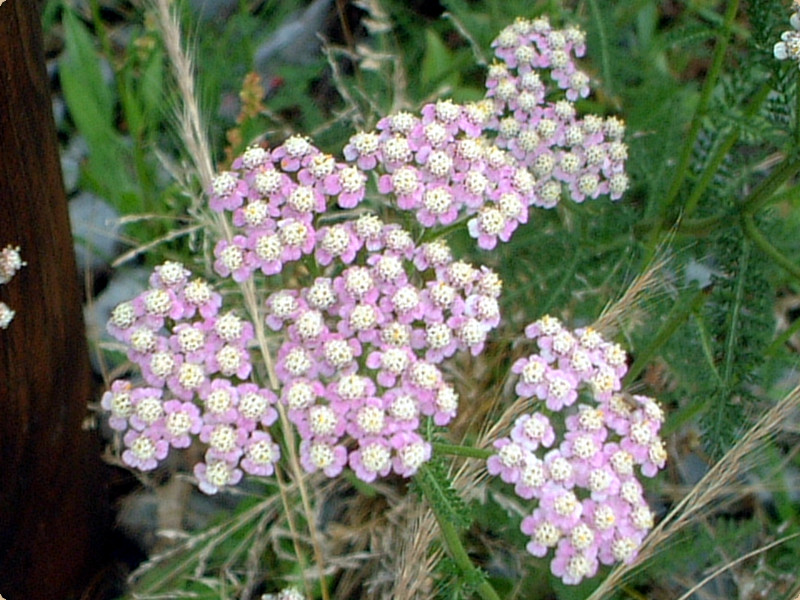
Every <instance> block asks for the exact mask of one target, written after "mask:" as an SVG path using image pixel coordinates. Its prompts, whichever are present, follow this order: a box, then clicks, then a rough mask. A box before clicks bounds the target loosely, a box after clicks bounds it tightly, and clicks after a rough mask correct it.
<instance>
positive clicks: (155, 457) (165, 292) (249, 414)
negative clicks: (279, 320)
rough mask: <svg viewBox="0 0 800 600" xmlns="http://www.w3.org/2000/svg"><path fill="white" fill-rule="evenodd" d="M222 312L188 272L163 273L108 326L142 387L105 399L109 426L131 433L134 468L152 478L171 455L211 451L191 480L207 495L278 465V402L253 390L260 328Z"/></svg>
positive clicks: (124, 384)
mask: <svg viewBox="0 0 800 600" xmlns="http://www.w3.org/2000/svg"><path fill="white" fill-rule="evenodd" d="M221 307H222V298H221V296H220V294H219V293H217V292H216V291H214V290H213V288H212V287H211V285H210V284H209V283H208V282H206V281H205V280H203V279H200V278H191V273H190V272H189V271H188V270H187V269H186V268H185V267H184V266H183V265H182V264H180V263H177V262H166V263H164V264H162V265H161V266H159V267H156V269H155V271H154V273H153V275H152V276H151V278H150V287H149V289H147V290H146V291H144V292H142V293H141V294H139V295H138V296H137V297H135V298H134V299H133V300H130V301H126V302H122V303H121V304H119V305H117V306H116V307H115V308H114V310H113V311H112V314H111V319H110V321H109V323H108V330H109V332H110V333H111V335H112V336H114V337H115V338H116V339H117V340H119V341H120V342H122V343H123V344H124V345H125V346H126V348H127V354H128V358H129V359H130V360H131V361H132V362H134V363H135V364H136V365H137V366H138V368H139V370H140V371H141V374H142V376H143V378H144V384H143V385H136V386H134V385H133V384H132V383H131V382H130V381H128V380H124V379H121V380H117V381H115V382H113V383H112V385H111V389H110V390H109V391H108V392H106V393H105V394H104V395H103V398H102V400H101V406H102V408H103V409H105V410H106V411H107V412H108V413H109V423H110V426H111V427H112V428H113V429H115V430H117V431H119V432H121V433H124V437H123V442H124V446H125V450H124V451H123V453H122V460H123V462H125V464H127V465H128V466H130V467H134V468H137V469H140V470H143V471H146V470H151V469H154V468H155V467H156V466H157V465H158V464H159V462H161V461H163V460H164V459H165V458H166V456H167V454H168V452H169V450H170V448H187V447H188V446H189V445H190V444H191V443H192V440H193V439H194V438H199V440H200V441H201V442H203V443H205V444H206V445H207V450H206V452H205V459H204V461H203V462H200V463H198V464H196V465H195V467H194V473H195V476H196V477H197V479H198V481H199V486H200V489H201V490H203V491H204V492H206V493H209V494H213V493H216V492H217V491H218V490H220V489H222V488H224V487H226V486H230V485H235V484H236V483H238V482H239V480H240V479H241V478H242V472H243V471H244V472H246V473H249V474H252V475H262V476H266V475H271V474H272V473H273V471H274V463H275V462H276V461H277V460H278V458H279V456H280V450H279V447H278V445H277V444H276V443H274V442H273V440H272V437H271V436H270V434H269V432H268V427H269V426H270V425H272V423H274V422H275V420H276V419H277V416H278V415H277V411H276V410H275V407H274V405H275V403H276V401H277V397H276V395H275V394H274V393H273V392H271V391H270V390H266V389H262V388H260V387H259V386H257V385H255V384H253V383H251V382H249V375H250V371H251V363H250V354H249V351H248V344H249V342H250V340H251V339H252V338H253V326H252V324H251V323H249V322H247V321H245V320H244V319H242V318H240V317H239V316H237V315H236V313H235V312H226V313H222V312H220V309H221Z"/></svg>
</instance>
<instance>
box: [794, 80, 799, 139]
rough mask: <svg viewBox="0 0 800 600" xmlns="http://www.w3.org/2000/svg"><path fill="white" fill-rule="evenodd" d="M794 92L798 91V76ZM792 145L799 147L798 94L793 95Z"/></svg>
mask: <svg viewBox="0 0 800 600" xmlns="http://www.w3.org/2000/svg"><path fill="white" fill-rule="evenodd" d="M795 89H796V90H800V75H798V77H797V83H796V88H795ZM794 98H795V100H794V101H795V105H794V144H795V146H800V94H799V93H797V91H795V93H794Z"/></svg>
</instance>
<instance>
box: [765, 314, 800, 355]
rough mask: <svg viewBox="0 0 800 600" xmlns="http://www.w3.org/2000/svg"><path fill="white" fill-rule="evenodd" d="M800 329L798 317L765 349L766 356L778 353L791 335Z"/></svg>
mask: <svg viewBox="0 0 800 600" xmlns="http://www.w3.org/2000/svg"><path fill="white" fill-rule="evenodd" d="M798 331H800V319H796V320H795V321H794V322H793V323H792V324H791V325H790V326H789V327H788V329H786V331H784V332H783V333H781V334H780V335H779V336H778V337H776V338H775V339H774V340H773V341H772V343H771V344H770V345H769V346H767V349H766V350H764V354H765V355H766V356H775V355H776V354H777V353H778V350H780V349H781V348H782V347H783V345H784V344H785V343H786V342H788V341H789V340H790V339H791V337H792V336H793V335H794V334H795V333H797V332H798Z"/></svg>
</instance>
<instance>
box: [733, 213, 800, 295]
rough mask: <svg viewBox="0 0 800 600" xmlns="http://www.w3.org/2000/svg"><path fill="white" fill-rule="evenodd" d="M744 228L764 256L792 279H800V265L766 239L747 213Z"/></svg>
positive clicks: (743, 223)
mask: <svg viewBox="0 0 800 600" xmlns="http://www.w3.org/2000/svg"><path fill="white" fill-rule="evenodd" d="M742 227H743V229H744V233H745V235H747V237H748V238H750V240H752V242H753V243H754V244H755V245H756V246H758V247H759V249H760V250H761V251H762V252H763V253H764V254H766V255H767V256H769V257H770V258H771V259H772V260H773V261H775V263H777V264H778V265H779V266H780V267H782V268H783V269H784V270H785V271H786V272H787V273H789V274H790V275H791V276H792V277H794V278H796V279H800V265H798V264H797V263H796V262H794V261H792V260H791V259H789V258H788V257H787V256H786V255H784V254H783V253H782V252H781V251H780V250H778V249H777V248H776V247H775V246H773V245H772V244H770V242H769V240H768V239H767V238H766V237H764V234H763V233H761V231H759V229H758V227H756V223H755V221H754V220H753V215H752V214H749V213H745V214H743V215H742Z"/></svg>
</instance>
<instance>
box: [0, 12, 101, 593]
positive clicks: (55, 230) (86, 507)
mask: <svg viewBox="0 0 800 600" xmlns="http://www.w3.org/2000/svg"><path fill="white" fill-rule="evenodd" d="M9 244H10V245H12V246H19V247H20V248H21V254H22V258H23V259H24V260H25V261H27V266H26V267H24V268H23V269H22V270H21V271H20V272H19V273H17V275H16V276H15V277H14V278H13V279H12V280H11V281H10V282H9V283H8V284H6V285H3V286H0V300H2V301H4V302H6V303H7V304H8V305H9V306H10V307H11V308H12V309H13V310H15V311H16V317H15V318H14V320H13V321H12V322H11V324H10V326H9V327H8V329H6V330H0V473H1V474H2V478H1V479H0V594H3V595H4V596H5V597H6V598H8V599H9V600H15V599H17V598H19V599H22V598H24V599H25V600H43V599H53V600H56V599H57V600H63V599H65V598H72V597H75V598H77V597H84V598H91V597H92V596H91V595H86V594H85V590H86V586H87V582H88V581H89V580H90V578H91V577H92V576H93V574H94V573H95V572H96V571H97V570H98V568H99V567H100V565H101V561H102V558H103V557H102V554H103V553H107V552H108V548H106V547H104V545H105V542H104V540H105V539H106V537H105V532H107V531H108V522H109V513H108V509H107V501H106V500H105V494H104V492H103V486H102V483H101V478H100V476H99V474H100V471H101V468H102V465H101V462H100V460H99V449H98V445H97V443H96V442H93V440H92V438H91V436H90V434H89V433H88V432H86V431H84V430H83V428H82V426H81V425H82V422H83V420H84V418H85V416H86V403H87V401H88V400H89V399H90V394H91V388H90V384H91V373H90V367H89V360H88V349H87V344H86V339H85V332H84V325H83V316H82V312H81V299H80V286H79V282H78V276H77V272H76V268H75V257H74V253H73V247H72V237H71V234H70V227H69V217H68V213H67V201H66V196H65V192H64V186H63V182H62V179H61V165H60V161H59V156H58V146H57V139H56V131H55V124H54V122H53V116H52V108H51V99H50V90H49V86H48V81H47V74H46V70H45V62H44V52H43V46H42V31H41V22H40V12H39V2H34V1H32V0H7V1H6V2H4V3H2V2H0V247H5V246H6V245H9Z"/></svg>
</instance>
